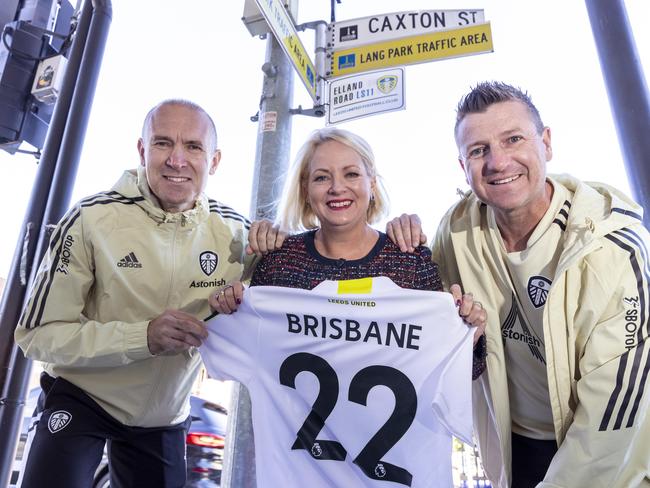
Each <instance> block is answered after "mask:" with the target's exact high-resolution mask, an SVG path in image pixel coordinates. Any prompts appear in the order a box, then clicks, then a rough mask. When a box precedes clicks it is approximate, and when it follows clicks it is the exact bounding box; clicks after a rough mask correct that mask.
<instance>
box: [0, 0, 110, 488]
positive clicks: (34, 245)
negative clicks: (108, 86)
mask: <svg viewBox="0 0 650 488" xmlns="http://www.w3.org/2000/svg"><path fill="white" fill-rule="evenodd" d="M110 21H111V5H110V0H93V1H92V4H91V1H90V0H86V1H85V2H84V5H83V8H82V15H81V21H80V25H79V29H80V31H79V34H78V36H79V37H77V38H75V41H74V45H73V50H72V52H71V55H70V63H69V67H68V69H69V70H70V71H69V73H70V75H69V76H70V80H68V78H67V75H66V81H65V85H66V87H65V88H64V90H62V96H63V91H65V96H66V98H65V100H62V99H60V100H59V103H64V105H61V109H60V108H59V106H58V105H57V110H56V111H55V114H54V120H55V122H57V124H56V125H55V126H53V127H52V128H51V129H50V132H51V131H52V130H56V132H55V133H54V134H53V133H48V138H47V142H46V146H48V147H49V144H52V147H55V149H56V153H57V154H56V155H54V156H52V157H48V160H47V169H44V171H42V172H41V171H39V175H38V179H37V183H36V185H35V187H34V191H33V193H32V198H33V199H34V200H35V201H36V203H35V205H34V211H33V213H36V211H35V210H36V208H37V207H38V210H39V211H40V212H41V213H40V215H36V216H35V217H34V218H33V220H31V219H29V220H28V219H26V222H27V223H26V225H25V228H26V231H24V233H21V236H25V237H24V240H25V246H26V247H27V248H28V249H29V250H30V251H31V253H30V254H31V259H29V258H28V259H27V261H26V262H27V263H28V264H29V266H28V268H31V270H32V273H31V274H32V275H33V274H35V272H36V268H37V266H33V263H38V262H40V260H41V258H42V256H43V254H44V252H45V249H46V247H47V241H48V238H49V232H48V225H49V224H53V223H55V222H57V221H58V220H59V219H60V218H61V216H62V215H63V213H64V212H65V210H66V209H67V207H68V205H69V201H70V195H71V193H72V187H73V186H74V179H75V175H76V171H77V167H78V163H79V156H80V153H81V147H82V145H83V138H84V135H85V131H86V128H87V125H88V117H89V113H90V107H91V106H92V99H93V96H94V92H95V87H96V85H97V78H98V74H99V66H100V65H101V58H102V55H103V52H104V47H105V45H106V38H107V35H108V27H109V25H110ZM68 84H69V85H68ZM60 110H65V113H64V114H63V115H62V116H61V119H59V117H58V112H59V111H60ZM60 123H62V124H63V125H65V128H64V129H61V126H60V125H59V124H60ZM53 161H55V162H53ZM45 201H47V206H46V207H45V209H44V210H43V206H44V205H45ZM31 205H32V202H30V207H31ZM29 212H32V210H31V209H30V211H29ZM29 217H32V215H31V213H29ZM29 217H28V218H29ZM34 231H38V234H37V235H36V239H33V238H29V237H28V236H27V235H26V234H27V233H28V232H34ZM18 247H19V248H22V245H21V243H19V246H18ZM14 261H16V259H14ZM14 266H16V263H14V264H12V274H11V279H14V278H15V277H16V275H17V274H19V273H17V272H14V270H13V267H14ZM29 275H30V273H29V269H27V270H23V282H24V276H27V277H29ZM32 279H33V276H31V277H30V279H29V281H28V282H27V284H23V285H22V286H21V287H17V288H19V289H20V301H17V299H16V297H15V296H14V297H11V298H7V302H9V300H12V302H11V304H12V308H13V310H11V314H6V313H5V312H6V310H5V309H4V308H3V314H2V325H3V326H5V321H6V322H7V324H6V325H7V327H9V325H10V326H11V327H10V329H11V336H10V337H9V340H10V341H11V342H10V344H11V346H12V350H11V361H10V365H9V367H8V370H7V375H6V381H5V384H4V385H3V386H4V387H3V405H2V409H1V410H0V453H2V454H1V456H2V458H0V486H4V484H5V483H7V481H8V477H9V474H10V470H11V466H12V461H13V454H14V450H15V447H14V443H15V440H16V438H17V434H18V429H19V427H20V425H21V424H22V422H21V419H22V409H23V405H24V398H25V395H26V389H27V383H28V379H29V371H30V367H31V362H30V361H29V360H27V359H25V357H24V356H23V354H22V352H20V351H19V350H18V348H17V347H16V346H15V345H14V343H13V329H14V327H15V325H16V323H17V322H18V319H19V315H20V312H21V309H22V303H23V301H24V297H25V291H26V289H27V286H28V285H29V284H31V281H32ZM7 285H8V288H7V289H9V285H10V282H8V284H7ZM4 304H5V302H3V306H4ZM0 330H4V329H3V328H2V327H0ZM9 372H11V374H9Z"/></svg>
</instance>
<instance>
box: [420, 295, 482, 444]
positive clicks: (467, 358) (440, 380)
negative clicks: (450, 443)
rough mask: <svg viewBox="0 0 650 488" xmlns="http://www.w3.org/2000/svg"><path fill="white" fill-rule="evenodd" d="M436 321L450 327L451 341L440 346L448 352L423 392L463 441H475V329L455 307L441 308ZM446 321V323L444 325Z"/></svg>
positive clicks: (440, 416) (434, 408)
mask: <svg viewBox="0 0 650 488" xmlns="http://www.w3.org/2000/svg"><path fill="white" fill-rule="evenodd" d="M436 317H437V319H436V323H437V324H440V326H441V327H443V326H445V327H448V328H449V330H448V333H447V334H445V339H446V341H447V342H445V343H444V344H439V345H436V347H438V349H439V350H440V348H444V349H445V350H447V351H448V352H447V353H446V355H445V356H444V357H442V358H440V361H439V364H440V365H439V366H438V368H436V369H435V370H434V371H433V372H432V373H431V374H430V375H429V376H428V378H427V380H426V382H425V386H424V387H423V391H426V392H428V393H427V394H428V395H429V398H430V402H431V406H432V408H433V411H434V413H435V415H436V417H437V418H438V421H439V422H440V424H442V425H443V426H444V427H445V429H446V430H447V431H448V432H449V433H450V434H453V435H455V436H456V437H458V438H459V439H461V440H462V441H463V442H465V443H468V444H471V443H472V401H471V398H472V382H471V371H472V337H473V331H472V330H471V329H469V328H468V327H467V326H465V324H464V323H463V322H462V320H461V319H460V317H458V316H457V315H456V309H455V308H454V307H449V308H446V307H445V308H438V309H437V310H436ZM442 324H445V325H442Z"/></svg>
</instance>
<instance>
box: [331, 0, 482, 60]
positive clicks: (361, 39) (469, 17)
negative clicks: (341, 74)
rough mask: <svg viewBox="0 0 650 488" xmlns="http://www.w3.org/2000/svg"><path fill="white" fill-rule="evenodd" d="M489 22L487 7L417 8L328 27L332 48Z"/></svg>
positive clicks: (345, 21)
mask: <svg viewBox="0 0 650 488" xmlns="http://www.w3.org/2000/svg"><path fill="white" fill-rule="evenodd" d="M484 22H485V16H484V13H483V10H479V9H476V10H413V11H409V12H396V13H391V14H379V15H372V16H370V17H361V18H358V19H351V20H343V21H339V22H332V23H331V24H329V25H328V26H327V30H328V33H329V42H330V46H329V47H330V48H331V49H332V50H333V51H340V50H341V49H346V48H350V47H356V46H363V45H365V44H375V43H377V42H384V41H388V40H390V39H400V38H402V37H410V36H417V35H420V34H428V33H429V32H433V31H440V30H448V29H457V28H459V27H467V26H468V25H474V24H482V23H484Z"/></svg>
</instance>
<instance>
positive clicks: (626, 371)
mask: <svg viewBox="0 0 650 488" xmlns="http://www.w3.org/2000/svg"><path fill="white" fill-rule="evenodd" d="M648 242H649V241H648V238H647V233H646V231H645V230H644V229H640V228H639V229H638V230H628V229H623V230H620V231H616V232H614V233H612V234H610V235H608V236H606V241H605V242H604V246H603V248H602V249H601V250H600V252H599V253H593V255H592V257H590V258H588V259H587V260H586V263H585V265H584V266H583V270H581V275H580V277H579V279H580V284H579V286H575V287H572V288H567V290H566V292H565V293H566V294H567V298H566V299H565V301H566V302H567V303H574V304H575V305H574V307H575V310H573V315H571V314H568V317H569V318H570V320H571V321H573V322H574V323H580V324H581V326H580V328H579V329H577V330H579V331H581V332H580V334H579V335H578V336H577V337H575V338H573V340H575V341H576V356H577V357H576V361H577V364H576V368H575V370H576V380H575V383H574V384H573V385H572V393H573V395H572V400H573V401H574V402H575V406H573V408H572V411H570V410H569V409H568V408H567V407H568V406H565V405H559V406H557V407H556V409H558V410H562V411H564V412H566V415H573V420H572V422H571V425H570V427H569V428H568V430H567V432H566V434H565V437H564V439H563V440H562V443H561V445H560V447H559V450H558V452H557V454H556V455H555V457H554V458H553V461H552V462H551V465H550V467H549V470H548V472H547V475H546V477H545V480H544V483H542V484H541V485H540V487H545V488H546V487H548V488H550V487H555V486H587V485H588V484H589V483H590V482H591V481H593V480H595V479H602V482H603V483H605V484H607V486H615V485H616V486H620V480H621V479H634V478H635V476H638V475H639V473H644V472H645V473H646V475H647V474H648V472H647V469H648V464H649V463H648V459H649V458H648V456H649V454H648V453H647V452H646V453H645V456H637V453H635V452H634V449H635V446H636V445H640V444H641V443H640V439H642V438H644V439H648V438H649V437H650V431H648V427H649V426H648V422H647V421H644V417H645V415H646V412H647V411H648V409H649V408H650V394H649V393H648V386H647V385H648V382H647V380H648V373H649V371H650V355H649V353H648V349H649V347H650V345H649V343H648V333H649V332H650V321H649V313H650V303H649V300H650V293H649V290H648V279H649V278H650V275H649V272H648V262H647V258H648V249H647V243H648ZM575 281H576V280H574V282H575ZM569 325H571V324H569ZM570 340H571V339H570ZM554 397H555V398H556V395H553V393H551V401H554ZM586 447H588V454H584V450H585V448H586ZM615 473H617V474H615ZM613 477H614V478H613ZM646 480H647V478H646ZM603 486H604V485H603ZM626 486H632V485H626ZM634 486H636V485H634ZM643 486H645V485H643Z"/></svg>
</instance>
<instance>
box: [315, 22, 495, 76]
mask: <svg viewBox="0 0 650 488" xmlns="http://www.w3.org/2000/svg"><path fill="white" fill-rule="evenodd" d="M493 50H494V49H493V46H492V30H491V29H490V23H489V22H486V23H482V24H475V25H470V26H467V27H462V28H458V29H448V30H442V31H434V32H430V33H427V34H420V35H415V36H409V37H403V38H400V39H390V40H384V41H381V42H376V43H374V44H367V45H363V46H357V47H353V48H346V49H341V50H331V49H328V54H329V55H330V61H331V64H330V69H329V70H328V71H327V73H326V77H327V78H328V79H329V78H336V77H339V76H344V75H348V74H353V73H362V72H364V71H371V70H377V69H382V68H389V67H392V66H404V65H408V64H417V63H426V62H429V61H437V60H440V59H449V58H457V57H461V56H469V55H472V54H480V53H488V52H492V51H493Z"/></svg>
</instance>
